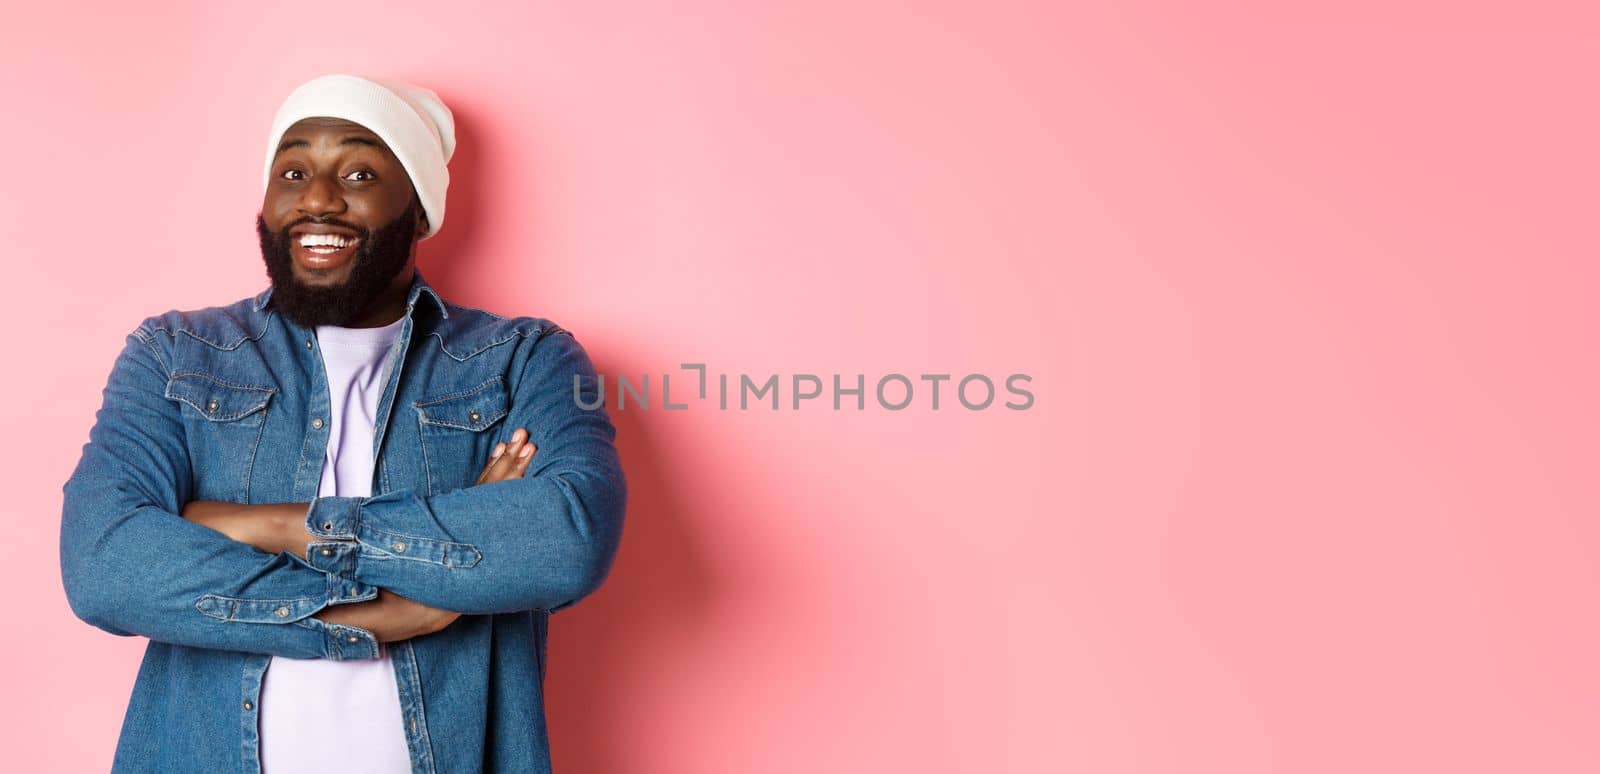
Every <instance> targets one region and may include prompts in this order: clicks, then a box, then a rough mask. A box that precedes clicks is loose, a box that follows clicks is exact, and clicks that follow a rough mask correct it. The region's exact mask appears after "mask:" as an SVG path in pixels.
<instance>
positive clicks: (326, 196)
mask: <svg viewBox="0 0 1600 774" xmlns="http://www.w3.org/2000/svg"><path fill="white" fill-rule="evenodd" d="M297 209H299V210H300V213H301V214H302V215H309V216H311V217H315V218H320V217H326V216H328V215H337V214H339V213H341V212H344V211H345V209H346V206H345V201H344V196H343V195H342V194H341V192H340V190H339V183H338V181H337V180H334V179H333V178H332V177H331V176H329V175H316V176H314V177H312V178H311V182H309V183H307V184H306V186H305V187H304V188H302V189H300V201H299V202H298V203H297Z"/></svg>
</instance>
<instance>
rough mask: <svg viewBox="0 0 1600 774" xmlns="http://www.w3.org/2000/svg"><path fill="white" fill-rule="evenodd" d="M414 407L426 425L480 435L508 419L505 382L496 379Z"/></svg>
mask: <svg viewBox="0 0 1600 774" xmlns="http://www.w3.org/2000/svg"><path fill="white" fill-rule="evenodd" d="M413 405H415V406H416V407H417V415H418V416H419V417H420V418H421V420H422V423H423V424H425V425H438V426H441V427H453V428H456V429H458V430H471V431H473V432H477V431H479V430H484V429H487V428H488V427H489V426H490V425H492V424H494V423H495V422H498V421H500V418H501V417H503V416H505V415H506V411H507V398H506V383H505V379H504V378H502V377H499V376H496V377H495V378H493V379H490V380H489V381H487V382H484V383H483V384H480V385H478V386H476V387H473V388H470V389H467V390H464V391H462V392H453V393H450V394H449V395H441V396H438V397H434V398H424V399H422V400H419V401H417V402H416V403H415V404H413Z"/></svg>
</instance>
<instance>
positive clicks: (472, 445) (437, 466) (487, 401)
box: [413, 376, 508, 494]
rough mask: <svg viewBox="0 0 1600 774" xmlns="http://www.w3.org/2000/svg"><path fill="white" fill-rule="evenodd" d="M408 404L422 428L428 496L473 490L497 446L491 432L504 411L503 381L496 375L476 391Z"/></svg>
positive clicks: (424, 399)
mask: <svg viewBox="0 0 1600 774" xmlns="http://www.w3.org/2000/svg"><path fill="white" fill-rule="evenodd" d="M413 405H414V406H415V407H416V409H417V421H418V422H419V423H420V425H421V427H420V431H421V436H422V458H423V465H424V466H425V467H426V468H427V469H428V486H429V491H428V494H437V493H440V492H448V491H450V490H452V489H460V488H462V487H466V486H472V484H473V482H475V481H477V480H478V474H479V473H480V472H482V471H483V466H484V464H486V463H487V462H488V461H489V452H490V451H491V450H492V449H493V448H494V445H495V443H497V442H498V441H496V438H495V436H496V433H495V432H493V431H492V429H491V428H493V427H495V425H497V424H499V422H500V420H501V419H503V418H505V415H506V411H507V410H508V396H507V394H506V384H505V379H504V378H503V377H500V376H496V377H495V378H493V379H490V380H489V381H487V382H484V383H483V384H480V385H478V386H476V387H471V388H469V389H467V390H464V391H461V392H453V393H450V394H448V395H440V396H437V397H433V398H423V399H422V400H419V401H417V402H416V403H415V404H413Z"/></svg>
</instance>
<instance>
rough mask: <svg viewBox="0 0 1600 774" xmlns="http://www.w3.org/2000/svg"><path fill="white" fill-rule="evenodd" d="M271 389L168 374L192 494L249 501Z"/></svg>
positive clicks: (196, 375)
mask: <svg viewBox="0 0 1600 774" xmlns="http://www.w3.org/2000/svg"><path fill="white" fill-rule="evenodd" d="M275 393H277V389H275V388H272V387H254V386H250V385H243V384H234V383H231V382H228V381H224V380H221V379H218V378H217V377H214V376H211V375H210V374H204V373H196V372H191V373H180V374H174V375H173V376H172V378H171V379H169V380H168V381H167V390H166V396H167V398H169V399H171V400H173V401H175V402H177V404H178V410H179V412H180V413H181V414H182V416H183V425H184V432H185V433H186V435H187V439H188V446H189V460H190V462H191V463H192V465H193V469H194V491H195V495H194V497H195V499H197V500H223V501H226V502H235V503H245V502H249V499H248V498H249V494H250V474H251V473H252V472H253V470H254V468H255V458H256V449H257V448H258V447H259V446H260V445H261V431H262V429H263V428H264V427H265V426H266V420H267V411H268V408H269V407H270V404H271V403H272V397H273V395H274V394H275Z"/></svg>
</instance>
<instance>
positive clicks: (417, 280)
mask: <svg viewBox="0 0 1600 774" xmlns="http://www.w3.org/2000/svg"><path fill="white" fill-rule="evenodd" d="M422 297H426V299H427V300H426V301H424V302H423V303H425V304H431V305H432V306H433V308H435V309H437V310H439V318H440V319H445V320H447V319H449V318H450V310H449V309H448V308H447V306H446V304H445V302H444V299H443V298H440V297H439V291H437V290H434V289H433V286H432V285H429V284H428V282H427V280H424V279H423V278H422V270H421V269H415V270H414V271H413V273H412V276H411V291H410V292H409V293H407V294H406V315H407V316H411V314H412V311H413V309H414V308H415V307H416V305H417V299H418V298H422ZM271 300H272V286H271V285H268V286H267V289H266V290H263V291H261V292H260V293H259V294H257V295H256V300H255V310H256V311H257V312H260V311H262V310H264V309H266V308H267V302H269V301H271Z"/></svg>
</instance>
